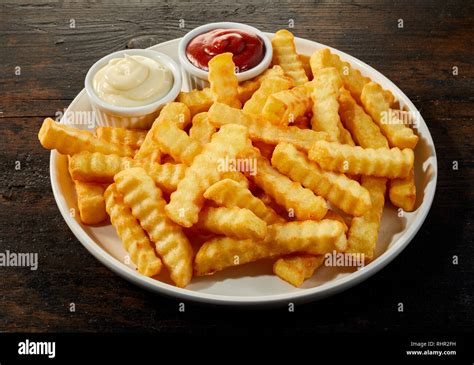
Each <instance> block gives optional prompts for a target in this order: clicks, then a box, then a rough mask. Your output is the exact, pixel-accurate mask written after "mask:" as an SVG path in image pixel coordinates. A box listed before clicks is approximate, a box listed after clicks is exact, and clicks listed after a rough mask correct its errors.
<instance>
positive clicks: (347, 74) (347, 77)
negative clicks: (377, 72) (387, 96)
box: [310, 48, 370, 101]
mask: <svg viewBox="0 0 474 365" xmlns="http://www.w3.org/2000/svg"><path fill="white" fill-rule="evenodd" d="M310 64H311V70H312V71H313V75H314V74H315V73H316V72H317V70H320V69H322V68H325V67H335V68H336V69H337V71H338V72H339V75H340V76H341V78H342V81H343V82H344V87H345V88H346V89H347V90H349V91H350V92H351V94H352V96H353V97H354V98H355V99H356V100H358V101H359V100H360V95H361V93H362V89H363V88H364V85H365V84H367V83H368V82H370V79H369V78H368V77H364V76H362V74H361V73H360V71H359V70H356V69H355V68H353V67H352V66H351V65H350V63H348V62H344V61H342V60H341V59H340V57H339V56H338V55H336V54H333V53H331V51H330V50H329V48H323V49H319V50H317V51H315V52H314V53H313V55H312V56H311V59H310Z"/></svg>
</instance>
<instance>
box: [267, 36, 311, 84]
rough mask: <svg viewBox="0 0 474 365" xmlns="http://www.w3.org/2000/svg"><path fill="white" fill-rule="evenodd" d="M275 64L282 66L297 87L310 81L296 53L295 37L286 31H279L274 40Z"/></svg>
mask: <svg viewBox="0 0 474 365" xmlns="http://www.w3.org/2000/svg"><path fill="white" fill-rule="evenodd" d="M272 46H273V64H274V65H280V66H281V68H282V69H283V71H285V74H287V75H288V76H290V77H291V78H292V79H293V80H294V81H295V84H296V85H302V84H304V83H305V82H307V81H308V77H307V76H306V73H305V70H304V67H303V64H302V62H301V60H300V57H299V55H298V54H297V53H296V47H295V37H294V36H293V34H292V33H291V32H289V31H288V30H286V29H282V30H279V31H278V32H276V33H275V36H274V37H273V38H272Z"/></svg>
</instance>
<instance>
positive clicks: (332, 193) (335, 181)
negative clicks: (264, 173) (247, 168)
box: [272, 143, 371, 216]
mask: <svg viewBox="0 0 474 365" xmlns="http://www.w3.org/2000/svg"><path fill="white" fill-rule="evenodd" d="M272 165H273V166H274V167H275V168H276V169H277V170H278V171H280V172H281V173H282V174H285V175H287V176H288V177H289V178H290V179H292V180H293V181H297V182H299V183H301V184H302V185H303V186H304V187H306V188H308V189H310V190H312V191H313V192H314V193H315V194H317V195H320V196H322V197H323V198H326V199H327V200H328V201H330V202H331V203H332V204H334V205H335V206H336V207H338V208H339V209H341V210H342V211H344V212H346V213H347V214H350V215H354V216H360V215H363V214H364V213H365V212H367V210H368V209H370V207H371V202H370V196H369V192H368V191H367V190H366V189H364V188H363V187H361V186H360V184H359V183H358V182H357V181H355V180H351V179H349V178H348V177H347V176H345V175H344V174H338V173H334V172H330V171H323V170H321V168H320V167H319V166H318V165H317V164H316V163H314V162H311V161H309V160H308V158H307V156H306V155H305V154H304V153H302V152H300V151H298V150H297V149H296V148H295V147H294V146H293V145H291V144H288V143H280V144H279V145H277V146H276V148H275V151H274V152H273V156H272Z"/></svg>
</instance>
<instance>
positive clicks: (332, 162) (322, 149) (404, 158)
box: [308, 141, 415, 179]
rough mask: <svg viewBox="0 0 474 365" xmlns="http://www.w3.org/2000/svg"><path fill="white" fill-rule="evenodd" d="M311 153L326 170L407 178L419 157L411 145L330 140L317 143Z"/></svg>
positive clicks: (311, 158) (312, 158)
mask: <svg viewBox="0 0 474 365" xmlns="http://www.w3.org/2000/svg"><path fill="white" fill-rule="evenodd" d="M308 156H309V158H310V160H313V161H315V162H317V163H318V165H319V166H321V168H323V169H324V170H329V171H337V172H341V173H348V174H356V175H357V174H362V175H371V176H378V177H387V178H390V179H395V178H403V177H407V176H408V174H409V173H410V170H411V169H412V168H413V162H414V158H415V157H414V154H413V150H411V149H409V148H404V149H403V150H400V149H399V148H397V147H394V148H392V149H388V148H377V149H374V148H362V147H360V146H349V145H345V144H339V143H335V142H326V141H317V142H316V143H314V145H313V147H311V149H310V151H309V155H308Z"/></svg>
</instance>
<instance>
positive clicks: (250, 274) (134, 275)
mask: <svg viewBox="0 0 474 365" xmlns="http://www.w3.org/2000/svg"><path fill="white" fill-rule="evenodd" d="M271 35H272V34H270V33H268V36H271ZM178 43H179V39H174V40H171V41H168V42H164V43H161V44H158V45H156V46H153V47H151V49H155V50H157V51H160V52H163V53H165V54H167V55H169V56H170V57H172V58H173V59H174V60H176V61H178ZM296 46H297V49H298V52H299V53H303V54H308V55H310V54H312V53H313V52H314V51H315V50H317V49H319V48H323V47H326V46H325V45H323V44H320V43H316V42H312V41H309V40H305V39H300V38H296ZM331 50H332V51H333V52H334V53H337V54H339V55H340V56H341V58H342V59H343V60H346V61H349V62H350V63H351V64H352V66H354V67H355V68H358V69H360V70H361V72H362V73H363V74H364V75H366V76H368V77H370V78H371V79H372V80H374V81H376V82H378V83H379V84H381V85H382V86H383V87H384V88H385V89H388V90H390V91H392V93H393V94H394V95H395V96H396V97H397V98H398V100H399V101H400V104H401V106H402V107H403V106H406V107H407V108H408V109H409V110H410V111H413V112H416V108H415V106H414V105H413V104H412V102H411V101H410V100H409V99H408V97H407V96H406V95H405V94H404V93H403V92H402V91H401V90H400V89H399V88H398V87H397V86H395V85H394V84H393V83H392V82H391V81H390V80H388V79H387V78H386V77H385V76H383V75H382V74H380V73H379V72H378V71H376V70H374V69H373V68H372V67H370V66H368V65H366V64H365V63H363V62H361V61H359V60H358V59H356V58H354V57H351V56H349V55H347V54H345V53H343V52H340V51H338V50H336V49H331ZM187 87H188V85H187V80H186V78H184V80H183V89H184V90H187ZM68 111H78V112H85V111H91V106H90V104H89V100H88V98H87V95H86V93H85V91H84V90H82V91H81V92H80V93H79V95H77V97H76V98H75V99H74V101H73V102H72V103H71V105H70V106H69V108H68ZM78 115H80V113H78ZM77 127H78V128H85V126H84V125H81V124H79V125H77ZM418 135H419V136H420V141H419V143H418V145H417V147H416V150H415V156H416V158H415V174H416V185H417V207H418V208H417V210H416V211H415V212H413V213H405V215H404V217H402V218H399V217H398V216H397V211H396V209H395V208H394V207H392V205H391V204H390V203H388V204H386V207H385V209H384V213H383V219H382V224H381V228H380V234H379V240H378V243H377V248H376V259H375V260H374V261H373V262H372V263H370V264H369V265H367V266H366V267H364V268H362V269H360V270H358V271H354V270H347V269H341V268H329V267H322V268H321V269H319V270H317V271H316V274H315V275H314V276H313V277H312V278H311V279H309V280H308V281H307V282H305V283H304V284H303V286H302V287H301V288H294V287H293V286H291V285H289V284H287V283H286V282H284V281H282V280H280V279H279V278H277V277H276V276H274V275H273V274H272V271H271V262H269V261H259V262H256V263H252V264H247V265H244V266H241V267H235V268H231V269H227V270H224V271H222V272H219V273H217V274H215V275H213V276H207V277H200V278H198V277H196V278H193V280H192V282H191V284H190V285H188V287H187V288H185V289H180V288H177V287H175V286H173V285H170V284H169V281H167V279H166V278H163V280H165V282H162V281H159V280H155V279H151V278H148V277H144V276H142V275H140V274H138V272H136V271H135V269H134V266H133V265H126V264H125V263H124V258H125V257H126V256H127V254H126V251H125V250H124V249H123V247H122V244H121V242H120V241H119V239H118V237H117V235H116V233H115V231H114V229H113V227H112V226H110V225H108V226H101V227H100V226H98V227H90V226H84V225H82V224H81V223H80V222H79V220H78V217H77V216H76V217H73V216H71V214H70V209H71V208H76V201H75V192H74V187H73V184H72V181H71V180H70V178H69V174H68V173H67V161H66V157H65V156H62V155H59V154H58V153H57V152H56V151H52V152H51V160H50V172H51V185H52V188H53V193H54V197H55V199H56V202H57V204H58V207H59V210H60V212H61V214H62V216H63V218H64V220H65V221H66V223H67V224H68V226H69V228H70V229H71V230H72V232H73V233H74V235H75V236H76V237H77V239H78V240H79V241H80V242H81V243H82V245H83V246H84V247H85V248H86V249H87V250H88V251H89V252H90V253H91V254H92V255H94V256H95V257H96V258H97V259H98V260H99V261H101V262H102V263H103V264H104V265H106V266H107V267H108V268H109V269H111V270H112V271H114V272H115V273H117V274H118V275H120V276H122V277H123V278H125V279H127V280H129V281H131V282H133V283H135V284H137V285H139V286H141V287H143V288H145V289H148V290H151V291H153V292H156V293H160V294H166V295H170V296H172V297H176V298H180V299H183V300H194V301H199V302H207V303H217V304H240V305H244V304H253V305H258V304H260V305H270V304H277V303H289V302H293V303H296V302H298V303H300V302H306V301H310V300H316V299H321V298H324V297H327V296H329V295H332V294H334V293H337V292H340V291H342V290H345V289H347V288H349V287H352V286H354V285H356V284H358V283H360V282H361V281H363V280H365V279H367V278H368V277H370V276H371V275H373V274H375V273H376V272H377V271H379V270H380V269H381V268H383V267H384V266H385V265H387V264H388V263H389V262H390V261H392V260H393V259H394V258H395V257H396V256H397V255H398V254H399V253H400V252H401V251H402V250H403V249H404V248H405V247H406V246H407V245H408V243H409V242H410V241H411V240H412V239H413V237H414V236H415V234H416V233H417V232H418V230H419V229H420V227H421V225H422V224H423V221H424V220H425V218H426V215H427V214H428V211H429V209H430V207H431V203H432V201H433V197H434V194H435V189H436V179H437V172H438V169H437V161H436V152H435V148H434V144H433V140H432V138H431V135H430V132H429V130H428V128H427V126H426V124H425V122H424V120H423V119H422V118H421V117H420V124H419V127H418ZM76 211H77V209H76Z"/></svg>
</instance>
